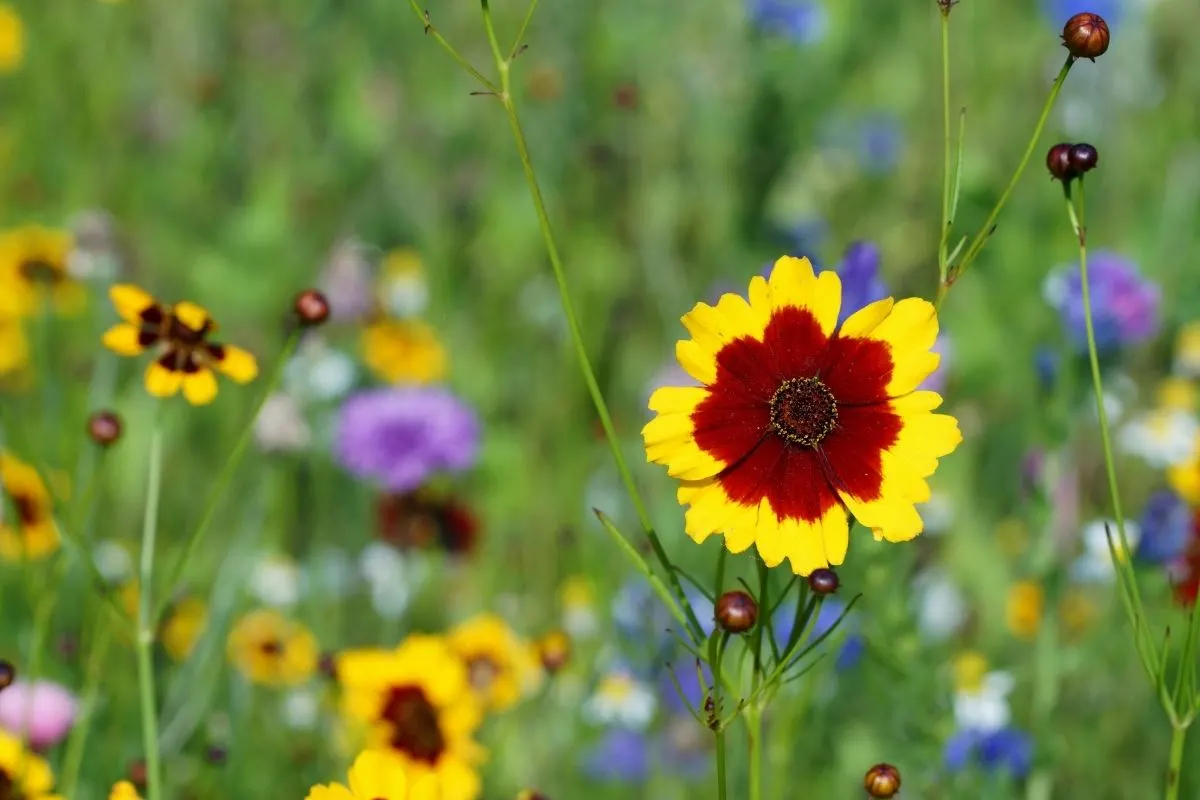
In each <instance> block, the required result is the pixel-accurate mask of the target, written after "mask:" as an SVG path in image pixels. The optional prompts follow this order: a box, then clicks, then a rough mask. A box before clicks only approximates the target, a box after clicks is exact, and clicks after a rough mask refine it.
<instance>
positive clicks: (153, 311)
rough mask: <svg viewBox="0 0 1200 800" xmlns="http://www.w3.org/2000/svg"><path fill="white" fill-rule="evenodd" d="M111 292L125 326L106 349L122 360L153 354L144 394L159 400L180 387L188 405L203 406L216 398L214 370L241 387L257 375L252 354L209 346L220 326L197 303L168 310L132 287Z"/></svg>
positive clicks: (108, 337)
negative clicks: (214, 332)
mask: <svg viewBox="0 0 1200 800" xmlns="http://www.w3.org/2000/svg"><path fill="white" fill-rule="evenodd" d="M108 293H109V297H111V298H112V303H113V306H115V307H116V309H117V313H118V314H120V316H121V319H123V320H124V322H121V323H118V324H117V325H114V326H113V327H112V328H109V330H108V332H107V333H105V334H104V346H105V347H107V348H108V349H109V350H111V351H113V352H114V353H116V354H118V355H122V356H136V355H140V354H142V353H144V352H146V351H147V350H151V349H152V350H153V352H154V360H153V361H151V362H150V366H149V367H147V369H146V378H145V382H146V391H147V392H149V393H150V394H152V395H154V396H155V397H171V396H173V395H175V394H176V393H177V392H179V390H180V389H181V388H182V389H183V396H184V397H186V398H187V400H188V402H189V403H191V404H192V405H197V406H199V405H205V404H207V403H211V402H212V401H213V399H214V398H215V397H216V396H217V379H216V377H215V376H214V375H213V371H214V370H217V371H220V372H222V373H224V374H225V375H227V376H228V377H230V378H232V379H233V380H235V381H237V382H238V383H249V382H250V381H252V380H254V378H255V377H256V376H257V375H258V363H257V362H256V361H255V360H254V356H253V355H251V354H250V353H249V352H247V351H245V350H243V349H241V348H240V347H233V346H232V345H224V344H218V343H216V342H212V341H209V339H208V337H209V334H211V333H212V332H213V331H215V330H216V329H217V325H216V323H215V322H213V319H212V317H210V316H209V314H208V312H207V311H206V310H204V309H203V308H201V307H200V306H198V305H196V304H195V303H190V302H187V301H184V302H182V303H176V304H175V305H174V306H169V305H164V304H162V303H159V302H158V301H156V300H155V299H154V298H153V297H151V296H150V295H149V294H148V293H147V292H146V291H145V290H144V289H141V288H140V287H137V286H134V285H132V284H119V285H117V286H113V287H112V288H111V289H109V292H108Z"/></svg>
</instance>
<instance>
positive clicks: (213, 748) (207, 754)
mask: <svg viewBox="0 0 1200 800" xmlns="http://www.w3.org/2000/svg"><path fill="white" fill-rule="evenodd" d="M228 758H229V751H228V750H226V749H225V748H224V747H222V746H221V745H219V744H210V745H209V746H208V747H207V748H205V750H204V760H205V761H207V762H208V763H210V764H213V765H216V766H220V765H221V764H224V763H225V761H226V760H228Z"/></svg>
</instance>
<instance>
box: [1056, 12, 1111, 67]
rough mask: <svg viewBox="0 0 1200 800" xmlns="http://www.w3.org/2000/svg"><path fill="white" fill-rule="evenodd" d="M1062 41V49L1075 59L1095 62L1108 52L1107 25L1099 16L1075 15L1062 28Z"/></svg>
mask: <svg viewBox="0 0 1200 800" xmlns="http://www.w3.org/2000/svg"><path fill="white" fill-rule="evenodd" d="M1062 40H1063V47H1065V48H1067V52H1069V53H1070V54H1071V55H1073V56H1075V58H1090V59H1091V60H1092V61H1095V60H1096V58H1097V57H1098V56H1102V55H1104V51H1106V50H1108V23H1107V22H1105V21H1104V18H1103V17H1101V16H1100V15H1099V14H1089V13H1088V12H1086V11H1085V12H1083V13H1081V14H1076V15H1075V16H1073V17H1071V18H1070V19H1069V20H1067V24H1066V25H1065V26H1063V32H1062Z"/></svg>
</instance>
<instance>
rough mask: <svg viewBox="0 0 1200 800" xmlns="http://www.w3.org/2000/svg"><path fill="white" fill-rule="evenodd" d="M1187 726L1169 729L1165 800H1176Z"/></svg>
mask: <svg viewBox="0 0 1200 800" xmlns="http://www.w3.org/2000/svg"><path fill="white" fill-rule="evenodd" d="M1187 732H1188V726H1187V725H1176V726H1174V727H1172V728H1171V760H1170V761H1169V762H1168V764H1167V791H1166V795H1164V796H1165V798H1166V800H1178V798H1179V786H1180V784H1181V783H1182V781H1181V780H1180V776H1181V772H1180V770H1182V769H1183V745H1184V742H1185V741H1186V740H1187Z"/></svg>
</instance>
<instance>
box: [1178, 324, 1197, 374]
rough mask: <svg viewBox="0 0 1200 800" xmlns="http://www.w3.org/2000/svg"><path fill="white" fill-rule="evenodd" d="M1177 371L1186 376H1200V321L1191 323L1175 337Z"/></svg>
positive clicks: (1183, 327)
mask: <svg viewBox="0 0 1200 800" xmlns="http://www.w3.org/2000/svg"><path fill="white" fill-rule="evenodd" d="M1175 370H1176V371H1177V372H1181V373H1183V374H1184V375H1188V376H1195V375H1200V320H1197V321H1194V322H1189V323H1187V324H1186V325H1184V326H1182V327H1181V328H1180V329H1179V333H1178V334H1177V335H1176V337H1175Z"/></svg>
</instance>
